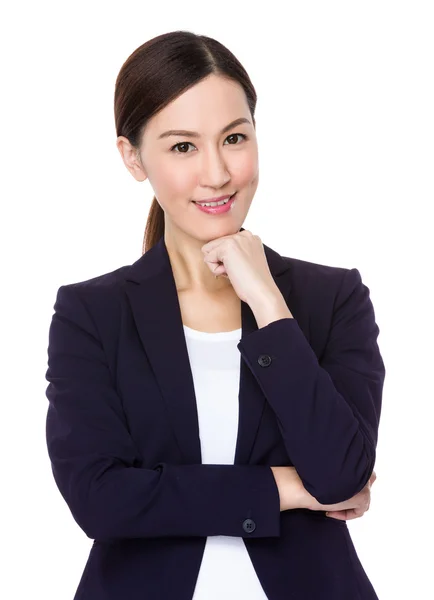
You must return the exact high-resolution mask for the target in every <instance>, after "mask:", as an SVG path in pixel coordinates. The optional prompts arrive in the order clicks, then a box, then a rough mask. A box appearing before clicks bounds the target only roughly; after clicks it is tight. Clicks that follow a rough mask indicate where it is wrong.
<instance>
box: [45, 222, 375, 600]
mask: <svg viewBox="0 0 434 600" xmlns="http://www.w3.org/2000/svg"><path fill="white" fill-rule="evenodd" d="M242 229H243V228H241V230H242ZM264 250H265V254H266V258H267V262H268V266H269V268H270V272H271V274H272V276H273V279H274V281H275V282H276V285H277V286H278V288H279V289H280V292H281V293H282V295H283V297H284V298H285V300H286V302H287V304H288V307H289V309H290V311H291V313H292V315H293V316H294V318H293V319H286V318H285V319H279V320H277V321H273V322H271V323H270V324H268V325H267V326H265V327H262V328H260V329H258V328H257V324H256V321H255V318H254V315H253V313H252V311H251V309H250V307H249V305H248V304H247V303H244V302H242V303H241V310H242V336H241V340H240V342H239V344H238V349H239V351H240V369H241V371H240V391H239V428H238V438H237V446H236V454H235V464H234V465H209V464H201V449H200V439H199V429H198V421H197V411H196V403H195V395H194V388H193V380H192V374H191V369H190V365H189V359H188V354H187V350H186V345H185V337H184V332H183V327H182V319H181V313H180V307H179V302H178V296H177V291H176V287H175V281H174V278H173V272H172V268H171V264H170V261H169V257H168V253H167V248H166V246H165V243H164V237H161V238H160V240H159V242H158V243H157V244H156V245H155V246H153V247H152V248H151V249H150V250H149V251H148V252H146V253H145V254H144V255H143V256H141V257H140V258H139V259H138V260H137V261H136V262H135V263H134V264H133V265H128V266H123V267H121V268H119V269H117V270H115V271H113V272H111V273H106V274H104V275H101V276H99V277H95V278H93V279H90V280H88V281H83V282H79V283H75V284H69V285H64V286H61V287H60V288H59V290H58V293H57V298H56V303H55V305H54V310H55V313H54V315H53V318H52V322H51V325H50V331H49V347H48V370H47V373H46V378H47V380H48V381H49V385H48V387H47V392H46V394H47V398H48V400H49V407H48V414H47V429H46V434H47V446H48V452H49V456H50V459H51V464H52V469H53V475H54V478H55V481H56V483H57V486H58V488H59V490H60V492H61V493H62V495H63V497H64V499H65V501H66V502H67V504H68V506H69V508H70V510H71V513H72V515H73V517H74V519H75V520H76V522H77V523H78V525H79V526H80V527H81V528H82V530H83V531H84V532H85V533H86V535H87V536H88V537H90V538H92V539H94V540H95V541H94V543H93V545H92V548H91V550H90V555H89V558H88V561H87V563H86V566H85V569H84V572H83V576H82V578H81V580H80V582H79V585H78V589H77V591H76V595H75V597H74V598H75V600H121V599H122V600H139V599H140V600H154V599H155V600H156V599H160V598H161V599H176V600H190V599H191V598H192V595H193V590H194V587H195V583H196V578H197V574H198V571H199V568H200V563H201V559H202V554H203V551H204V547H205V542H206V536H212V535H228V536H242V537H243V538H244V542H245V544H246V548H247V550H248V552H249V555H250V558H251V560H252V563H253V565H254V567H255V569H256V571H257V573H258V577H259V579H260V581H261V583H262V585H263V587H264V590H265V592H266V594H267V596H268V597H269V598H270V600H288V599H292V600H350V599H351V600H371V599H375V598H377V595H376V593H375V591H374V589H373V587H372V585H371V583H370V581H369V579H368V577H367V575H366V573H365V571H364V569H363V567H362V565H361V563H360V561H359V559H358V557H357V554H356V550H355V548H354V546H353V543H352V541H351V538H350V534H349V530H348V527H347V524H346V522H344V521H339V520H336V519H332V518H329V517H326V516H325V514H324V512H323V511H310V510H307V509H295V510H287V511H283V512H280V508H279V506H280V505H279V494H278V490H277V486H276V484H275V480H274V477H273V474H272V472H271V469H270V468H269V467H270V466H271V465H273V466H284V465H289V466H292V465H293V466H295V467H296V469H297V472H298V474H299V475H300V477H301V479H302V481H303V484H304V486H305V487H306V489H307V490H308V491H309V492H310V493H311V494H312V495H313V496H314V497H315V498H317V500H318V501H319V502H321V503H323V504H329V503H337V502H341V501H343V500H346V499H348V498H350V497H352V496H354V495H355V494H356V493H358V492H359V491H360V490H361V489H363V487H364V486H365V485H366V483H367V482H368V480H369V478H370V476H371V474H372V471H373V468H374V463H375V451H376V444H377V437H378V426H379V419H380V412H381V397H382V388H383V382H384V376H385V368H384V363H383V360H382V358H381V355H380V352H379V348H378V345H377V336H378V333H379V328H378V326H377V324H376V323H375V315H374V309H373V306H372V303H371V300H370V298H369V289H368V288H367V287H366V286H365V285H364V284H363V283H362V281H361V277H360V274H359V271H358V270H357V269H345V268H339V267H330V266H324V265H319V264H315V263H309V262H307V261H302V260H298V259H294V258H289V257H284V256H281V255H280V254H278V253H277V252H276V251H274V250H272V249H271V248H269V247H268V246H266V245H265V244H264ZM222 576H224V574H222Z"/></svg>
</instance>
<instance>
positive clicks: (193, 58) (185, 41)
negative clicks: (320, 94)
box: [114, 31, 256, 254]
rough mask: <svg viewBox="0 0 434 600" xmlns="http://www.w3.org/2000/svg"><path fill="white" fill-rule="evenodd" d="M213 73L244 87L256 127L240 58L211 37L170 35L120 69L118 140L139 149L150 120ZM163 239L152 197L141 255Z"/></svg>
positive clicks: (250, 87)
mask: <svg viewBox="0 0 434 600" xmlns="http://www.w3.org/2000/svg"><path fill="white" fill-rule="evenodd" d="M211 74H215V75H220V76H222V77H225V78H228V79H232V80H233V81H236V82H238V83H239V84H240V85H241V86H242V87H243V89H244V92H245V94H246V98H247V102H248V105H249V108H250V113H251V115H252V120H253V125H254V126H255V116H254V114H255V108H256V91H255V88H254V87H253V84H252V82H251V81H250V78H249V76H248V74H247V72H246V70H245V69H244V67H243V66H242V65H241V63H240V62H239V61H238V59H237V58H236V57H235V56H234V55H233V54H232V53H231V52H230V51H229V50H228V49H227V48H226V47H225V46H223V45H222V44H221V43H220V42H218V41H217V40H215V39H213V38H210V37H207V36H204V35H196V34H195V33H192V32H190V31H172V32H170V33H164V34H162V35H159V36H157V37H154V38H153V39H151V40H149V41H147V42H145V43H144V44H143V45H142V46H139V47H138V48H137V49H136V50H135V51H134V52H133V53H132V54H131V55H130V56H129V57H128V58H127V60H126V61H125V62H124V64H123V65H122V67H121V69H120V71H119V74H118V76H117V78H116V85H115V93H114V113H115V126H116V134H117V136H120V135H122V136H125V137H126V138H127V139H128V140H129V142H130V144H131V145H132V146H133V147H134V148H136V149H137V150H138V148H139V146H140V143H141V140H142V134H143V131H144V129H145V127H146V124H147V122H148V120H149V119H150V118H151V117H152V116H153V115H155V114H156V113H157V112H159V111H160V110H161V109H163V108H164V107H165V106H166V105H167V104H169V103H170V102H171V101H172V100H174V99H175V98H177V97H178V96H179V95H181V94H182V93H183V92H185V91H186V90H187V89H188V88H190V87H191V86H193V85H195V84H196V83H198V82H199V81H200V80H202V79H204V78H205V77H208V76H209V75H211ZM163 235H164V211H163V209H162V208H161V206H160V205H159V203H158V201H157V199H156V197H155V196H154V198H153V200H152V204H151V208H150V210H149V215H148V220H147V222H146V227H145V233H144V238H143V246H142V254H143V253H145V252H147V251H148V250H149V249H150V248H152V246H154V245H155V244H156V243H157V242H158V240H159V239H160V238H161V237H162V236H163Z"/></svg>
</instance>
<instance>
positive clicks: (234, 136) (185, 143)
mask: <svg viewBox="0 0 434 600" xmlns="http://www.w3.org/2000/svg"><path fill="white" fill-rule="evenodd" d="M237 136H240V137H242V138H243V139H245V140H246V139H247V135H245V134H244V133H231V135H228V137H227V138H226V139H227V140H229V139H230V138H236V137H237ZM193 145H194V144H192V143H191V142H179V143H178V144H175V145H174V146H172V148H171V149H170V150H171V152H175V154H190V152H188V151H187V152H184V151H181V152H179V151H176V150H175V148H182V147H184V148H188V146H193ZM230 145H232V146H237V145H238V144H237V143H235V144H230Z"/></svg>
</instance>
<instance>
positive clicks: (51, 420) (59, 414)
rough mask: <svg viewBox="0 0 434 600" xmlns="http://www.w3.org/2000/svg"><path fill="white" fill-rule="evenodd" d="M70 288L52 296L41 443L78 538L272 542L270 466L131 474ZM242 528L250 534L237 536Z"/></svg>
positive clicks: (112, 393) (107, 382) (137, 461)
mask: <svg viewBox="0 0 434 600" xmlns="http://www.w3.org/2000/svg"><path fill="white" fill-rule="evenodd" d="M73 285H74V284H69V285H66V286H61V287H60V288H59V290H58V292H57V298H56V303H55V305H54V310H55V313H54V315H53V316H52V321H51V324H50V329H49V345H48V369H47V372H46V379H47V381H48V382H49V385H48V387H47V389H46V396H47V398H48V401H49V405H48V412H47V418H46V441H47V448H48V454H49V458H50V461H51V468H52V472H53V476H54V479H55V482H56V485H57V487H58V489H59V491H60V492H61V494H62V496H63V498H64V500H65V501H66V503H67V504H68V506H69V509H70V511H71V513H72V515H73V517H74V519H75V521H76V522H77V523H78V525H79V526H80V527H81V529H82V530H83V531H84V532H85V533H86V535H87V536H88V537H90V538H95V539H100V540H104V539H107V540H108V539H116V538H140V537H166V536H211V535H228V536H239V537H247V536H248V537H250V538H261V537H278V536H280V498H279V491H278V488H277V485H276V482H275V479H274V476H273V473H272V471H271V469H270V467H269V466H266V465H208V464H205V465H203V464H187V465H177V464H168V463H167V462H160V463H159V464H156V465H155V467H154V468H152V469H150V468H142V467H141V466H140V465H141V462H142V461H141V457H140V455H139V452H138V450H137V447H136V446H135V443H134V440H133V439H132V437H131V436H130V433H129V428H128V423H127V420H126V415H125V412H124V411H123V409H122V405H121V400H120V397H119V395H118V394H117V392H116V390H115V387H114V385H113V383H112V381H111V373H110V369H109V366H108V362H107V360H106V357H105V352H104V349H103V347H102V344H101V342H100V340H99V336H98V332H97V330H96V328H95V324H94V322H93V320H92V317H91V316H90V314H89V312H88V311H87V308H86V306H85V304H84V301H82V300H81V299H80V296H79V295H78V292H77V291H76V289H74V287H72V286H73ZM246 519H252V520H253V521H254V523H255V525H256V528H255V529H254V530H252V528H249V527H247V528H246V530H244V528H243V523H244V521H245V520H246ZM246 531H247V533H246Z"/></svg>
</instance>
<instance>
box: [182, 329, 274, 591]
mask: <svg viewBox="0 0 434 600" xmlns="http://www.w3.org/2000/svg"><path fill="white" fill-rule="evenodd" d="M183 327H184V333H185V339H186V344H187V350H188V354H189V358H190V365H191V372H192V374H193V381H194V390H195V394H196V402H197V412H198V419H199V432H200V443H201V451H202V463H203V464H234V458H235V445H236V441H237V433H238V410H239V404H238V394H239V383H240V361H241V360H242V359H241V354H240V351H239V350H238V348H237V344H238V343H239V341H240V339H241V329H235V330H234V331H222V332H218V333H207V332H203V331H197V330H196V329H191V328H190V327H187V326H186V325H183ZM222 598H224V599H225V600H239V599H240V598H248V599H249V600H267V596H266V595H265V592H264V590H263V588H262V586H261V583H260V581H259V579H258V576H257V575H256V571H255V569H254V567H253V564H252V561H251V559H250V556H249V554H248V552H247V548H246V546H245V544H244V540H243V538H242V537H231V536H226V535H215V536H209V537H207V540H206V545H205V551H204V555H203V559H202V563H201V566H200V570H199V575H198V578H197V582H196V588H195V591H194V595H193V600H221V599H222Z"/></svg>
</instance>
